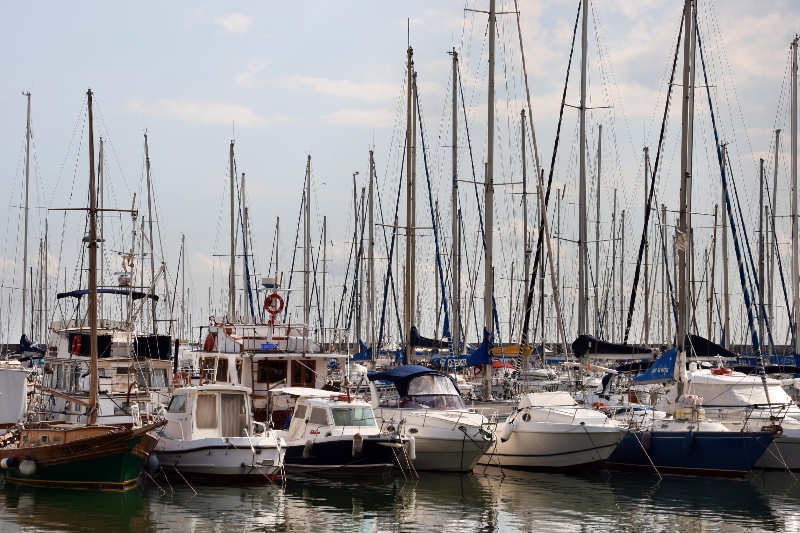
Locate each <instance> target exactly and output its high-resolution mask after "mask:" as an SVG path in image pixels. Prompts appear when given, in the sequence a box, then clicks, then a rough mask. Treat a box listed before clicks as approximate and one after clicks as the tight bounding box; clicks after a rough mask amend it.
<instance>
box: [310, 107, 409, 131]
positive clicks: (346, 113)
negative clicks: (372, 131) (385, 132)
mask: <svg viewBox="0 0 800 533" xmlns="http://www.w3.org/2000/svg"><path fill="white" fill-rule="evenodd" d="M320 119H321V120H322V121H324V122H328V123H330V124H340V125H344V126H364V127H369V128H371V127H373V126H374V127H377V128H388V127H391V126H392V124H394V114H393V113H391V112H390V111H388V110H386V109H340V110H338V111H334V112H333V113H329V114H327V115H322V116H321V117H320Z"/></svg>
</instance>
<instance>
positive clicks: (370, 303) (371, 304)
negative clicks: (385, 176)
mask: <svg viewBox="0 0 800 533" xmlns="http://www.w3.org/2000/svg"><path fill="white" fill-rule="evenodd" d="M374 156H375V154H374V153H373V151H372V150H370V151H369V263H368V265H367V268H368V276H369V280H368V284H367V292H368V293H369V294H368V295H367V314H368V317H367V324H368V326H367V327H368V328H369V345H370V348H372V351H373V352H375V351H376V350H377V348H375V158H374ZM323 268H324V265H323Z"/></svg>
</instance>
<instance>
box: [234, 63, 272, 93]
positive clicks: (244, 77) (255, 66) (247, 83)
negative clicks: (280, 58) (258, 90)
mask: <svg viewBox="0 0 800 533" xmlns="http://www.w3.org/2000/svg"><path fill="white" fill-rule="evenodd" d="M266 66H267V64H266V63H264V62H261V63H257V62H255V61H251V62H250V63H248V64H247V69H246V70H245V71H243V72H240V73H239V74H237V75H236V78H234V80H235V81H236V84H237V85H241V86H242V87H247V88H250V89H252V88H253V87H255V86H256V83H255V81H254V80H253V74H255V73H256V72H258V71H259V70H261V69H263V68H264V67H266Z"/></svg>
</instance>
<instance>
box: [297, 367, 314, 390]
mask: <svg viewBox="0 0 800 533" xmlns="http://www.w3.org/2000/svg"><path fill="white" fill-rule="evenodd" d="M315 363H316V361H309V360H304V361H292V386H294V387H312V388H313V387H314V381H315V377H314V366H315Z"/></svg>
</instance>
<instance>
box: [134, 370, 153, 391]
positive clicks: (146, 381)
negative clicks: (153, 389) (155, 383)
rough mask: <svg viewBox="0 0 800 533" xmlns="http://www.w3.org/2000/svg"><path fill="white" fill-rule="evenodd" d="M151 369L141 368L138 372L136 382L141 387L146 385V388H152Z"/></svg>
mask: <svg viewBox="0 0 800 533" xmlns="http://www.w3.org/2000/svg"><path fill="white" fill-rule="evenodd" d="M150 378H151V376H150V371H149V370H139V371H138V372H136V383H138V384H139V387H144V388H146V389H149V388H150V381H151V379H150Z"/></svg>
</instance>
